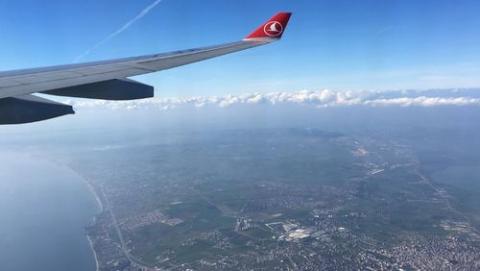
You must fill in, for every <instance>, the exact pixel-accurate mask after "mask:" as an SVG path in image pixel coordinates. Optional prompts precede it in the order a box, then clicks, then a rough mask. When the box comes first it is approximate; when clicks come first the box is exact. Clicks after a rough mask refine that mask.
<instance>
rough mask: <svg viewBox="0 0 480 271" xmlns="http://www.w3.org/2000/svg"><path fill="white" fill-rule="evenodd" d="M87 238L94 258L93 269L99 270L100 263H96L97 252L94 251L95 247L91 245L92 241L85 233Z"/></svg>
mask: <svg viewBox="0 0 480 271" xmlns="http://www.w3.org/2000/svg"><path fill="white" fill-rule="evenodd" d="M87 240H88V243H89V244H90V249H91V250H92V252H93V257H94V258H95V270H96V271H100V264H99V263H98V257H97V252H96V251H95V248H94V247H93V241H92V238H90V236H89V235H88V234H87Z"/></svg>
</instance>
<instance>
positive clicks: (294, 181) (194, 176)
mask: <svg viewBox="0 0 480 271" xmlns="http://www.w3.org/2000/svg"><path fill="white" fill-rule="evenodd" d="M172 138H175V140H169V139H168V138H167V139H165V138H164V139H162V140H159V141H158V142H155V143H151V144H146V145H135V146H128V147H124V148H112V149H110V148H97V149H95V150H91V151H83V152H81V153H76V154H75V155H74V156H70V157H75V158H74V159H71V160H70V161H69V166H70V167H71V168H72V169H74V170H75V171H76V172H78V173H79V174H81V175H82V176H83V177H84V178H85V179H86V180H88V182H89V184H90V185H91V186H92V188H93V190H94V191H95V193H96V194H97V195H98V199H99V200H100V201H101V203H102V205H103V210H102V212H101V213H100V214H99V215H97V216H96V218H95V221H94V222H93V223H92V224H91V225H89V226H88V227H87V232H88V236H89V238H90V240H91V242H92V245H93V247H94V249H95V252H96V256H97V259H98V263H99V270H102V271H103V270H112V271H113V270H125V271H127V270H480V231H479V229H480V217H479V216H478V211H479V209H480V207H479V206H480V200H479V199H478V193H480V185H479V184H478V183H479V182H474V181H473V180H475V181H479V179H478V178H479V177H480V176H479V175H477V176H473V177H472V178H473V179H472V178H470V179H469V185H468V186H464V185H462V181H463V180H464V179H461V177H458V176H461V175H459V174H456V173H455V172H453V171H451V170H450V171H449V172H448V173H449V174H450V175H449V176H451V178H450V179H447V180H441V178H439V177H438V176H445V173H444V172H443V170H445V169H446V168H449V167H450V166H452V165H453V166H454V165H458V164H459V163H460V161H461V162H462V165H463V166H466V167H469V166H474V165H475V164H476V163H477V161H472V160H468V159H467V160H465V159H464V160H461V159H460V158H459V157H457V156H455V155H454V154H452V153H453V152H452V150H448V149H443V150H442V151H443V152H440V154H439V153H437V152H438V150H439V148H438V146H437V145H435V144H436V143H435V142H430V144H431V145H430V146H426V145H425V144H423V142H419V141H418V140H417V139H415V140H413V139H409V138H404V139H398V138H391V137H385V136H381V135H378V136H371V135H369V136H365V135H348V134H341V133H332V132H325V131H322V130H318V129H273V130H232V131H222V132H216V133H208V134H202V133H200V134H188V135H185V134H183V135H181V136H179V135H172ZM178 138H180V139H178ZM420 143H422V144H420ZM420 146H421V147H420ZM432 150H435V151H437V152H432ZM472 151H474V149H472ZM452 159H453V160H454V161H452ZM473 171H474V172H476V171H475V170H473ZM459 178H460V179H459Z"/></svg>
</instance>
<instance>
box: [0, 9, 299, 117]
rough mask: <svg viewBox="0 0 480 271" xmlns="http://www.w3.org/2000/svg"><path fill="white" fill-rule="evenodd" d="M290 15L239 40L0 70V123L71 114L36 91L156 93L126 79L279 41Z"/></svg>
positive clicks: (126, 96) (120, 95)
mask: <svg viewBox="0 0 480 271" xmlns="http://www.w3.org/2000/svg"><path fill="white" fill-rule="evenodd" d="M290 16H291V13H288V12H281V13H278V14H276V15H275V16H273V17H272V18H271V19H270V20H268V21H267V22H266V23H264V24H263V25H261V26H260V27H259V28H258V29H256V30H255V31H254V32H253V33H252V34H250V35H248V36H247V37H246V38H244V39H243V40H241V41H238V42H233V43H227V44H222V45H217V46H211V47H204V48H197V49H189V50H182V51H176V52H171V53H162V54H154V55H146V56H140V57H130V58H123V59H116V60H107V61H98V62H91V63H82V64H71V65H63V66H55V67H47V68H36V69H27V70H17V71H6V72H0V125H1V124H19V123H28V122H34V121H40V120H45V119H50V118H54V117H59V116H63V115H67V114H73V113H74V111H73V109H72V107H71V106H69V105H64V104H59V103H57V102H53V101H50V100H47V99H44V98H40V97H37V96H35V95H33V94H34V93H43V94H50V95H56V96H66V97H79V98H92V99H104V100H133V99H143V98H150V97H153V87H151V86H148V85H145V84H142V83H140V82H136V81H133V80H130V79H128V77H131V76H136V75H141V74H147V73H152V72H157V71H161V70H166V69H171V68H174V67H178V66H182V65H186V64H190V63H194V62H198V61H202V60H206V59H209V58H213V57H217V56H222V55H225V54H230V53H234V52H238V51H242V50H245V49H249V48H253V47H257V46H261V45H265V44H269V43H271V42H274V41H277V40H279V39H280V38H281V37H282V35H283V33H284V31H285V29H286V27H287V24H288V21H289V19H290Z"/></svg>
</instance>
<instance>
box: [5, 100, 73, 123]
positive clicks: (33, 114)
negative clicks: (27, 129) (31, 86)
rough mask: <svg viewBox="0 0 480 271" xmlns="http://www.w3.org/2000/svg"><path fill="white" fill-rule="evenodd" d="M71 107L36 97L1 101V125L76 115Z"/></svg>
mask: <svg viewBox="0 0 480 271" xmlns="http://www.w3.org/2000/svg"><path fill="white" fill-rule="evenodd" d="M74 113H75V112H74V111H73V108H72V107H71V106H70V105H66V104H61V103H57V102H54V101H51V100H47V99H44V98H41V97H38V96H34V95H25V96H20V97H10V98H4V99H0V124H21V123H29V122H36V121H41V120H47V119H51V118H56V117H60V116H64V115H68V114H74Z"/></svg>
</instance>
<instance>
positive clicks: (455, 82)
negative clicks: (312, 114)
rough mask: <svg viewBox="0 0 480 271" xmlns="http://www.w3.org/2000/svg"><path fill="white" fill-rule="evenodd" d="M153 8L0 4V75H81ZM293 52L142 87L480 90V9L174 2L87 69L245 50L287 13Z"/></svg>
mask: <svg viewBox="0 0 480 271" xmlns="http://www.w3.org/2000/svg"><path fill="white" fill-rule="evenodd" d="M152 2H153V0H131V1H118V0H116V1H115V0H84V1H64V0H49V1H37V0H16V1H1V0H0V37H2V42H1V44H0V48H1V50H0V69H1V70H9V69H21V68H27V67H37V66H49V65H56V64H65V63H71V62H73V61H74V59H75V58H76V57H78V56H79V55H81V54H82V53H83V52H85V51H86V50H87V49H89V48H91V47H92V46H94V45H95V44H97V43H98V42H99V41H101V40H103V39H104V38H105V37H106V36H108V35H109V34H111V33H112V32H114V31H115V30H117V29H118V28H119V27H121V26H122V25H123V24H125V23H126V22H127V21H129V20H130V19H132V18H133V17H135V16H136V15H137V14H138V13H139V12H140V11H141V10H142V9H144V8H145V7H146V6H148V5H149V4H151V3H152ZM280 10H286V11H292V12H294V17H293V18H292V20H291V23H290V25H289V28H288V30H287V33H286V34H285V36H284V40H282V41H281V42H279V43H276V44H273V45H270V46H266V47H262V48H257V49H253V50H249V51H245V52H241V53H238V54H234V55H230V56H226V57H222V58H219V59H214V60H210V61H207V62H202V63H198V64H194V65H189V66H185V67H181V68H177V69H173V70H169V71H163V72H160V73H156V74H153V75H147V76H141V77H140V78H139V80H142V81H143V82H146V83H150V84H154V85H155V86H156V89H157V95H160V96H188V95H225V94H229V93H232V94H238V93H244V92H255V91H258V92H269V91H295V90H301V89H309V90H316V89H324V88H329V89H335V90H344V89H351V90H364V89H380V90H390V89H405V88H416V89H426V88H450V87H474V86H480V76H479V75H480V49H479V48H480V46H479V44H480V43H479V42H480V16H479V15H478V11H479V10H480V2H479V1H467V0H462V1H454V0H451V1H441V0H435V1H431V0H423V1H417V0H401V1H400V0H398V1H395V0H389V1H381V0H371V1H369V0H365V1H363V0H362V1H360V0H350V1H344V0H330V1H321V0H311V1H305V0H304V1H301V0H289V1H286V0H262V1H258V0H241V1H240V0H238V1H234V0H231V1H225V0H215V1H199V0H164V1H162V2H161V3H160V4H159V5H158V6H157V7H156V8H155V9H153V10H152V11H151V12H150V13H149V14H148V15H146V16H145V17H143V18H142V19H141V20H139V21H137V22H136V23H135V24H133V25H132V26H131V27H130V28H128V29H127V30H126V31H124V32H122V33H121V34H120V35H118V36H116V37H115V38H114V39H112V40H110V41H109V42H107V43H105V44H103V45H102V46H100V47H99V48H97V49H96V50H94V51H93V52H92V53H91V54H89V55H88V56H86V57H85V58H83V59H82V61H93V60H100V59H108V58H116V57H125V56H132V55H142V54H148V53H156V52H163V51H171V50H176V49H182V48H192V47H199V46H207V45H213V44H217V43H223V42H230V41H235V40H238V39H240V38H242V37H243V36H245V35H246V34H248V33H249V32H250V31H251V30H253V29H254V28H255V27H257V26H258V25H259V24H260V23H262V22H263V21H265V20H266V19H268V18H269V17H270V16H271V15H272V14H274V13H275V12H277V11H280Z"/></svg>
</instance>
